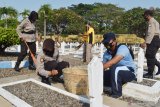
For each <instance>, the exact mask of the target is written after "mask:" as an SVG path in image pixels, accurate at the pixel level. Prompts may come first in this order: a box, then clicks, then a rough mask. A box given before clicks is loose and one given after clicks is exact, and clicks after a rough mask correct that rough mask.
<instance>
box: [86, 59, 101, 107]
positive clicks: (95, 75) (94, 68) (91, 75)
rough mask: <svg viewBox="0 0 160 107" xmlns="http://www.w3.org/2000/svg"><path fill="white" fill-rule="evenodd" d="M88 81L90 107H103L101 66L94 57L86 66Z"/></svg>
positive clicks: (98, 60) (99, 61)
mask: <svg viewBox="0 0 160 107" xmlns="http://www.w3.org/2000/svg"><path fill="white" fill-rule="evenodd" d="M88 81H89V98H90V107H103V97H102V93H103V65H102V62H101V60H100V59H99V58H98V57H96V56H94V57H93V59H92V60H91V62H90V63H89V64H88Z"/></svg>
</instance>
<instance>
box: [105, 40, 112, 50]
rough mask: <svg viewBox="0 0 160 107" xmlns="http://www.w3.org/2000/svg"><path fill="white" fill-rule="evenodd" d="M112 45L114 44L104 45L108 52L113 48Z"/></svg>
mask: <svg viewBox="0 0 160 107" xmlns="http://www.w3.org/2000/svg"><path fill="white" fill-rule="evenodd" d="M112 43H113V42H111V43H107V44H104V46H105V47H106V48H107V50H111V48H112V47H113V45H112Z"/></svg>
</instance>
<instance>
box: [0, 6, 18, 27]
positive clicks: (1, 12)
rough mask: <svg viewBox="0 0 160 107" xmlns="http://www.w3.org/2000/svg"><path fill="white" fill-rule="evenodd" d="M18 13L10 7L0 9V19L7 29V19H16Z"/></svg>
mask: <svg viewBox="0 0 160 107" xmlns="http://www.w3.org/2000/svg"><path fill="white" fill-rule="evenodd" d="M17 16H18V12H17V10H16V9H14V8H12V7H0V19H5V21H6V24H5V27H6V28H7V19H8V18H17Z"/></svg>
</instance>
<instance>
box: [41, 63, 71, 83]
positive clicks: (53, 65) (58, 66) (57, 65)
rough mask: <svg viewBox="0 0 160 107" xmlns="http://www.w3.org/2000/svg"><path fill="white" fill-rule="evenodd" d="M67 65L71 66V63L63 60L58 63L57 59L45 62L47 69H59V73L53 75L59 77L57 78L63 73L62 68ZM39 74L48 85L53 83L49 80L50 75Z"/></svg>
mask: <svg viewBox="0 0 160 107" xmlns="http://www.w3.org/2000/svg"><path fill="white" fill-rule="evenodd" d="M67 67H69V63H68V62H66V61H62V62H58V63H57V62H56V61H55V60H53V61H48V62H46V63H44V69H45V70H47V71H52V70H57V71H58V74H57V75H54V76H53V77H57V78H59V77H60V76H61V75H62V70H63V69H64V68H67ZM39 76H40V77H41V82H43V83H46V84H48V85H51V83H50V81H49V77H48V78H46V77H45V76H41V75H39Z"/></svg>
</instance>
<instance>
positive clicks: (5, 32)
mask: <svg viewBox="0 0 160 107" xmlns="http://www.w3.org/2000/svg"><path fill="white" fill-rule="evenodd" d="M16 44H19V39H18V34H17V33H16V30H15V29H6V28H1V27H0V52H4V50H5V49H6V48H7V47H9V46H12V45H16Z"/></svg>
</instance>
